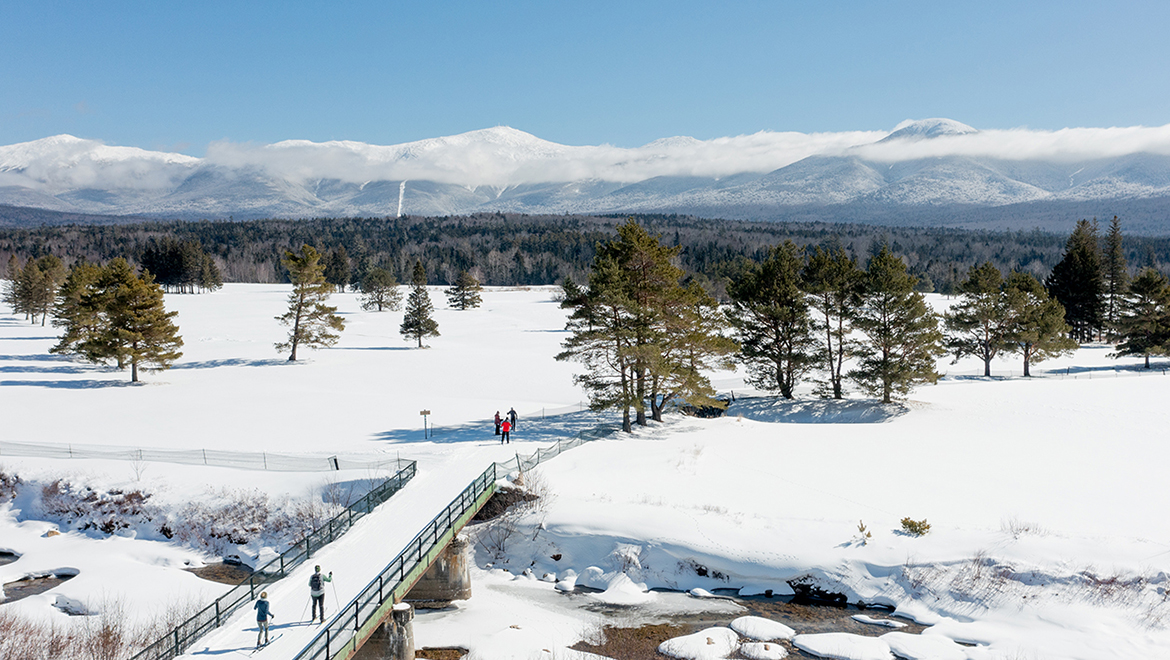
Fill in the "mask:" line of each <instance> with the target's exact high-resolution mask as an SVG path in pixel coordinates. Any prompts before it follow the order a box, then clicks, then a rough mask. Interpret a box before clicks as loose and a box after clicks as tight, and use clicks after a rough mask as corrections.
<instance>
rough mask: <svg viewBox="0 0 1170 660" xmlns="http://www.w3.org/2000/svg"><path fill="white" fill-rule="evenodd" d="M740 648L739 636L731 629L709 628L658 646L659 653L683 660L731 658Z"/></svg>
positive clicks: (669, 640)
mask: <svg viewBox="0 0 1170 660" xmlns="http://www.w3.org/2000/svg"><path fill="white" fill-rule="evenodd" d="M738 648H739V635H737V634H736V633H735V631H734V630H732V629H730V628H708V629H706V630H700V631H699V632H697V633H694V634H691V635H684V636H682V637H675V638H673V639H668V640H666V641H665V642H663V643H661V644H659V645H658V652H659V653H661V654H662V655H668V656H670V657H672V658H682V659H683V660H718V659H722V658H726V657H729V656H730V655H731V654H732V653H735V651H736V650H737V649H738Z"/></svg>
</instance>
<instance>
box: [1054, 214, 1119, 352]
mask: <svg viewBox="0 0 1170 660" xmlns="http://www.w3.org/2000/svg"><path fill="white" fill-rule="evenodd" d="M1045 284H1046V286H1047V287H1048V292H1049V294H1050V295H1051V296H1052V297H1053V298H1055V299H1056V300H1057V301H1059V302H1060V304H1061V305H1063V306H1064V319H1065V322H1067V323H1068V325H1069V326H1070V327H1071V328H1072V332H1071V337H1072V338H1073V339H1075V340H1077V341H1078V342H1081V343H1084V342H1087V341H1092V339H1093V338H1094V337H1095V336H1097V335H1098V334H1099V333H1100V331H1101V328H1102V326H1103V324H1104V320H1105V282H1104V275H1103V271H1102V266H1101V247H1100V245H1098V243H1097V221H1096V220H1094V221H1092V222H1089V221H1088V220H1078V221H1077V226H1076V228H1075V229H1073V232H1072V234H1071V235H1070V236H1069V238H1068V243H1067V244H1066V245H1065V249H1064V257H1063V258H1061V260H1060V262H1059V263H1057V264H1056V266H1054V267H1053V268H1052V274H1050V275H1049V276H1048V279H1047V280H1046V282H1045Z"/></svg>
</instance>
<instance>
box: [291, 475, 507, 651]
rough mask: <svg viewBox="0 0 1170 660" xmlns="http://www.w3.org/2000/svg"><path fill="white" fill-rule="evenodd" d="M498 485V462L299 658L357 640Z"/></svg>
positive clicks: (445, 511) (345, 608)
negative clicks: (461, 522) (485, 496)
mask: <svg viewBox="0 0 1170 660" xmlns="http://www.w3.org/2000/svg"><path fill="white" fill-rule="evenodd" d="M495 485H496V465H495V464H494V463H493V464H492V465H490V466H489V467H488V469H486V470H484V472H483V473H482V474H481V475H479V476H478V477H476V479H475V480H474V481H472V482H471V483H470V484H469V485H468V486H467V488H465V489H464V490H463V492H462V493H460V494H459V496H458V497H456V498H455V499H454V500H453V501H452V502H451V503H450V504H448V505H447V507H446V508H445V509H443V510H442V511H441V512H439V514H438V515H437V516H435V517H434V519H432V520H431V522H429V523H428V524H427V526H426V527H424V528H423V530H422V531H421V532H419V533H418V535H417V536H415V537H414V539H412V540H411V541H410V543H408V544H406V547H405V548H404V549H403V550H402V551H401V552H399V553H398V555H397V556H396V557H394V559H393V560H391V561H390V563H389V564H387V566H386V568H384V569H382V572H381V573H379V574H378V576H377V577H376V578H374V579H373V580H372V581H371V582H370V583H369V584H367V585H366V587H365V588H364V589H362V591H361V592H360V593H359V594H358V595H357V596H356V597H354V599H353V600H351V601H350V602H349V603H348V604H347V605H346V606H345V607H344V608H342V609H341V610H340V611H339V612H338V613H337V615H336V616H335V617H334V618H333V620H332V621H330V622H329V625H327V626H325V627H324V628H323V629H322V630H321V631H320V632H319V633H317V636H316V637H314V638H313V641H312V642H310V643H309V645H308V646H306V647H305V648H304V649H302V650H301V652H300V653H298V654H297V655H296V656H295V660H328V659H329V658H332V657H333V656H334V654H336V653H337V652H338V651H340V650H342V649H343V648H344V647H345V645H346V644H349V643H351V642H353V640H354V637H356V636H357V635H358V633H359V632H360V631H361V629H362V627H363V626H365V625H367V624H368V623H370V622H371V621H375V622H376V619H377V618H380V616H379V614H380V613H379V610H382V609H383V607H384V606H385V605H386V604H387V603H391V604H392V603H393V601H394V596H395V591H396V590H400V589H402V587H403V585H404V584H405V583H406V582H407V578H408V576H413V575H417V574H420V573H421V571H422V570H425V569H426V568H427V566H428V565H429V561H428V559H429V557H428V554H429V553H431V552H432V551H436V550H439V549H442V547H443V546H445V545H446V544H447V542H448V541H449V540H450V539H448V538H447V535H448V534H452V535H453V532H454V531H455V528H456V526H457V525H458V524H459V521H460V518H463V517H465V516H468V514H474V512H475V510H477V509H478V506H477V502H478V501H479V500H480V498H481V497H483V496H484V495H487V494H489V493H490V492H492V491H494V490H495ZM464 522H466V521H464ZM400 595H401V594H400Z"/></svg>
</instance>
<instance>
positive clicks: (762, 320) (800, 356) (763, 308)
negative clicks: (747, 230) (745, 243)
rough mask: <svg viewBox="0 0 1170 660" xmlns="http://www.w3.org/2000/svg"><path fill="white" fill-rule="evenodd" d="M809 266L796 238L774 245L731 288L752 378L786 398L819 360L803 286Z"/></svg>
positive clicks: (744, 358)
mask: <svg viewBox="0 0 1170 660" xmlns="http://www.w3.org/2000/svg"><path fill="white" fill-rule="evenodd" d="M803 266H804V263H803V258H802V256H801V254H800V248H798V247H796V245H795V244H794V243H793V242H792V241H785V242H784V243H783V244H782V245H777V246H774V247H773V248H772V249H771V250H770V251H769V253H768V258H767V259H766V260H764V263H762V264H760V265H759V266H756V267H753V268H751V269H750V270H748V271H747V272H746V273H744V274H743V275H742V276H741V277H740V278H739V279H738V280H736V281H735V282H733V283H732V284H731V286H729V287H728V290H727V293H728V295H730V296H731V301H732V306H731V309H730V310H728V313H727V315H728V318H729V320H730V321H731V325H732V327H734V328H735V331H736V338H737V339H738V340H739V344H740V347H741V349H740V358H739V359H740V361H741V362H743V364H744V365H745V366H746V367H747V370H748V374H749V377H748V382H749V383H750V384H752V385H754V386H755V387H758V388H760V389H762V390H766V391H772V392H775V391H779V392H780V395H781V396H783V397H784V398H785V399H792V398H795V394H794V390H795V388H796V385H797V384H798V383H799V382H800V379H801V378H802V377H803V376H804V374H805V373H806V372H807V371H809V370H810V369H811V368H812V367H813V364H814V363H815V361H816V357H817V356H816V350H815V349H816V342H815V340H814V338H813V334H812V322H811V319H810V317H809V309H808V302H807V301H806V299H805V294H804V292H802V291H801V289H800V272H801V269H802V267H803Z"/></svg>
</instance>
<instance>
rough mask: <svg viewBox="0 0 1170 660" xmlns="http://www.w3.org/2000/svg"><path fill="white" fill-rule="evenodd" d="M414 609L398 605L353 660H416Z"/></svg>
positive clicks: (402, 604) (408, 604)
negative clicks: (412, 622) (413, 623)
mask: <svg viewBox="0 0 1170 660" xmlns="http://www.w3.org/2000/svg"><path fill="white" fill-rule="evenodd" d="M413 620H414V607H412V606H411V605H410V603H398V604H397V605H395V606H394V609H393V611H391V612H390V616H388V617H386V620H385V621H383V622H382V625H380V626H378V628H377V629H376V630H374V634H373V635H371V636H370V638H369V639H368V640H366V643H365V644H363V645H362V647H361V648H360V649H358V651H357V653H355V654H354V656H353V660H414V626H413V625H412V624H411V621H413Z"/></svg>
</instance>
